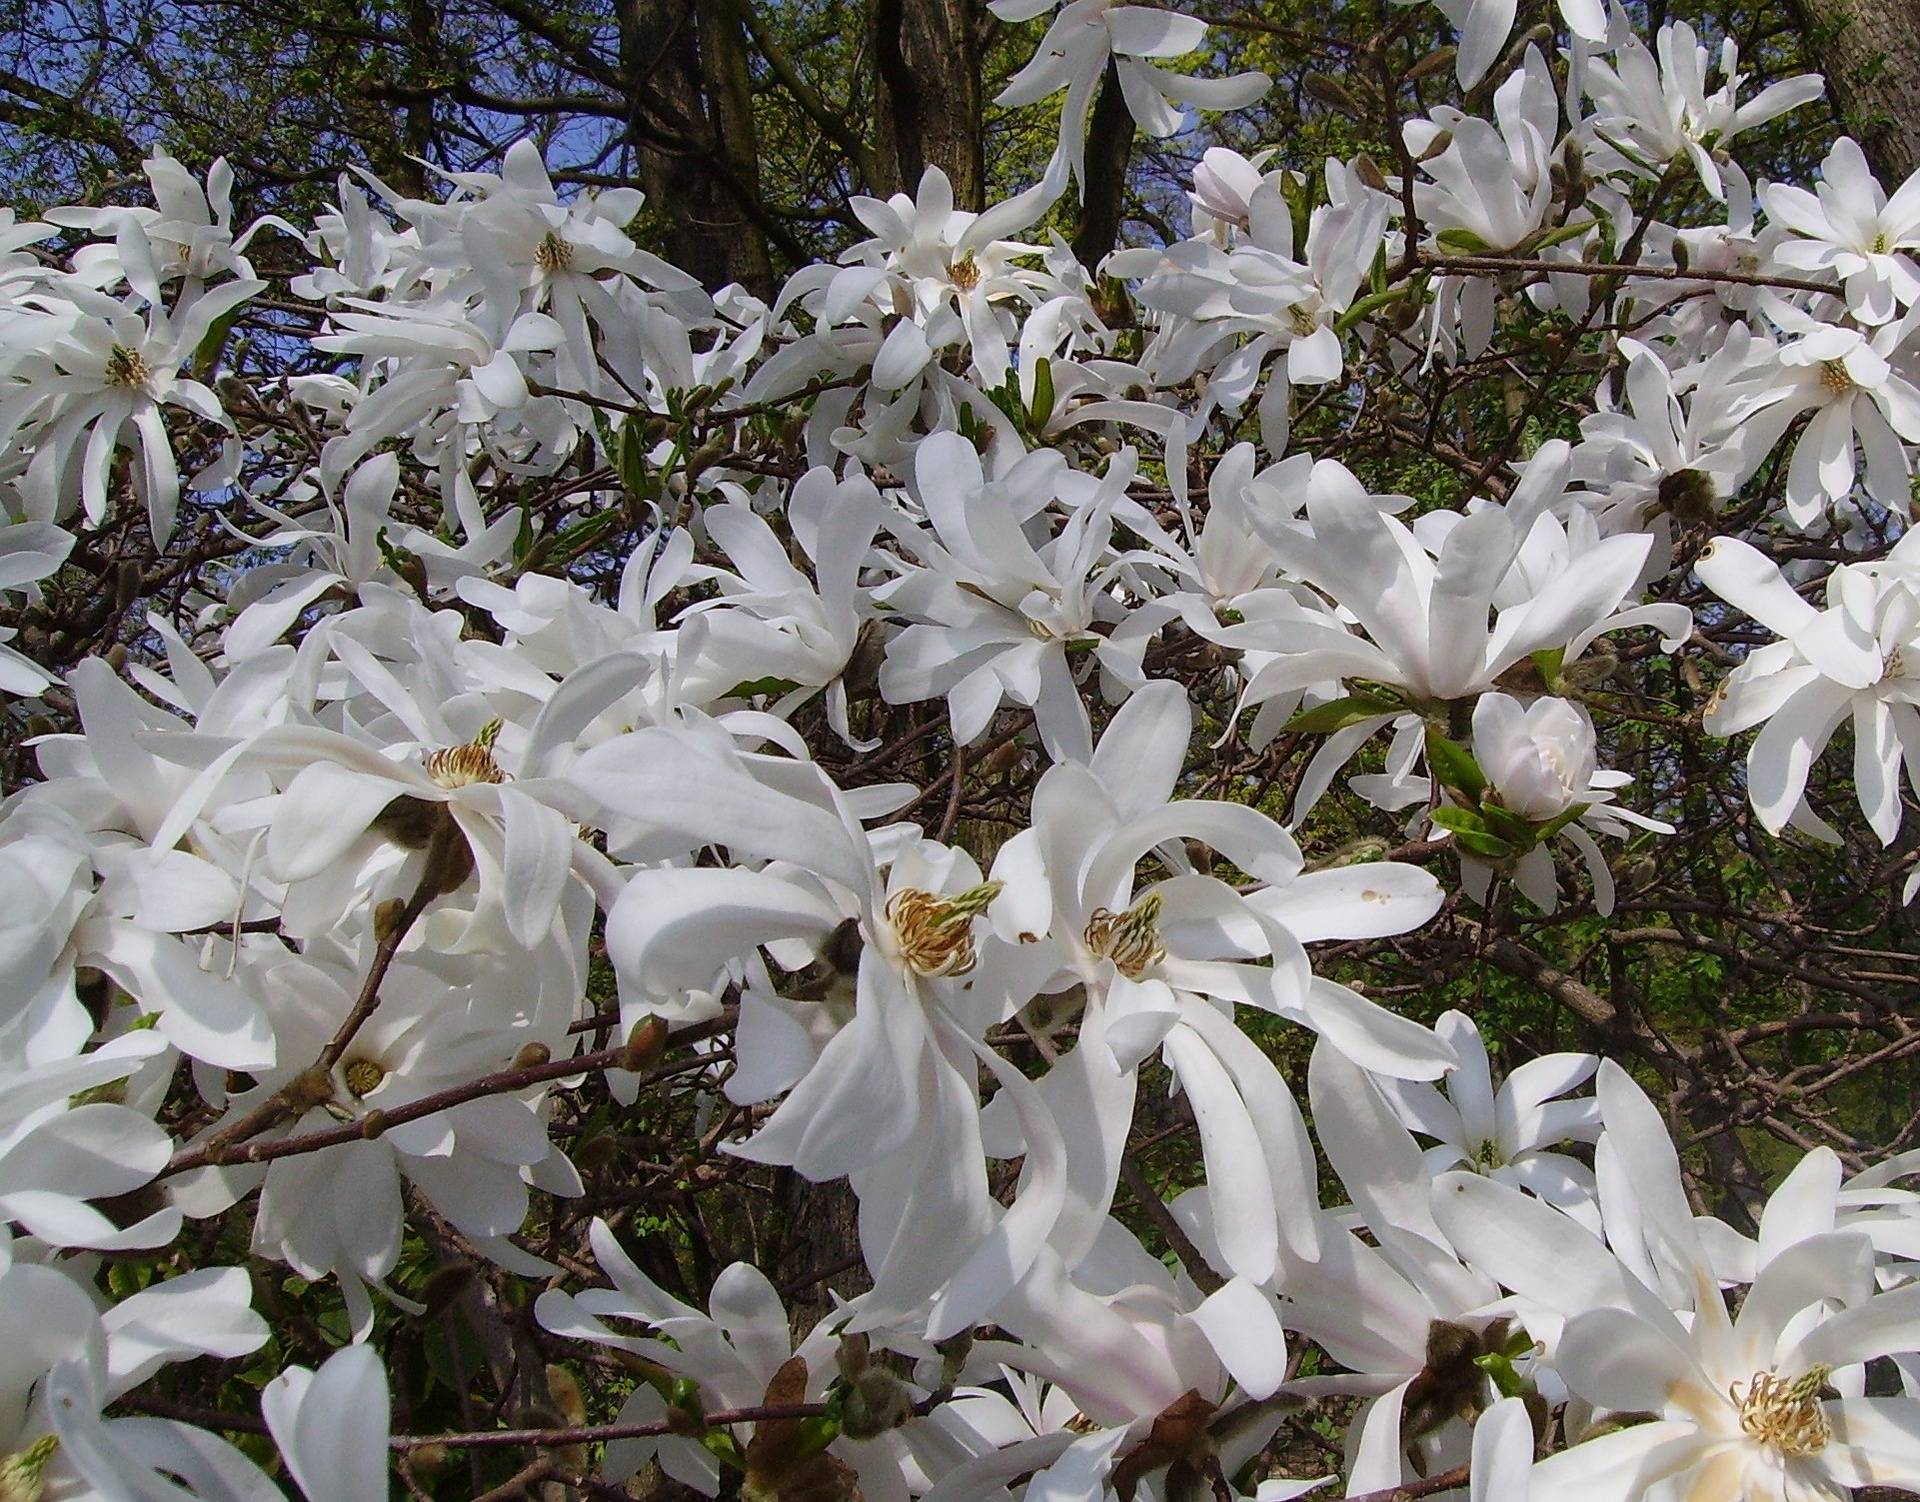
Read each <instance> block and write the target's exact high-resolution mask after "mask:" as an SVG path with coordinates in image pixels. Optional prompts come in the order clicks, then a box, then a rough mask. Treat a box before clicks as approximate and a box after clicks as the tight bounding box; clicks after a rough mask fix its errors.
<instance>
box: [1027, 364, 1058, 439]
mask: <svg viewBox="0 0 1920 1502" xmlns="http://www.w3.org/2000/svg"><path fill="white" fill-rule="evenodd" d="M1028 416H1029V417H1030V418H1031V419H1032V423H1033V431H1034V432H1036V433H1038V432H1039V431H1040V430H1041V429H1042V428H1044V427H1045V426H1046V425H1047V419H1048V418H1049V417H1051V416H1053V361H1051V360H1049V359H1048V358H1047V357H1046V356H1045V355H1042V356H1041V357H1040V358H1039V360H1038V361H1036V362H1035V363H1034V367H1033V406H1032V407H1031V408H1030V409H1029V412H1028Z"/></svg>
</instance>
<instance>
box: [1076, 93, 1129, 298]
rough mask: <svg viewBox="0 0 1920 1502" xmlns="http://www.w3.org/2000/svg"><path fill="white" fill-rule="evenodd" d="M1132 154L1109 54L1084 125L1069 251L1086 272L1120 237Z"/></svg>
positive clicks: (1122, 101)
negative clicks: (1082, 166) (1076, 221)
mask: <svg viewBox="0 0 1920 1502" xmlns="http://www.w3.org/2000/svg"><path fill="white" fill-rule="evenodd" d="M1132 157H1133V113H1132V111H1130V110H1129V109H1128V108H1127V100H1126V95H1125V94H1123V93H1122V92H1121V89H1120V70H1119V69H1118V68H1117V67H1115V66H1114V63H1113V60H1112V59H1111V58H1109V59H1108V60H1107V76H1106V80H1105V81H1104V82H1103V83H1102V84H1101V85H1100V97H1099V99H1098V100H1096V101H1095V103H1094V106H1093V119H1092V120H1091V121H1090V122H1089V123H1088V127H1087V158H1086V161H1087V166H1086V172H1087V181H1086V192H1085V194H1084V196H1083V202H1082V204H1081V208H1080V225H1079V228H1078V229H1077V230H1075V231H1074V236H1073V253H1074V255H1075V256H1076V257H1077V258H1078V259H1079V261H1080V264H1081V265H1082V266H1085V267H1086V268H1087V269H1088V270H1090V271H1091V270H1097V269H1098V267H1099V265H1100V263H1101V262H1102V261H1103V260H1105V259H1106V256H1107V252H1108V251H1110V250H1112V249H1113V246H1114V242H1115V241H1116V240H1118V239H1119V238H1120V219H1121V213H1122V210H1123V208H1124V207H1125V202H1126V191H1127V163H1128V162H1129V161H1130V160H1131V159H1132Z"/></svg>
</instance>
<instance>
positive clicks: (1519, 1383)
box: [1473, 1351, 1527, 1398]
mask: <svg viewBox="0 0 1920 1502" xmlns="http://www.w3.org/2000/svg"><path fill="white" fill-rule="evenodd" d="M1473 1364H1474V1365H1475V1366H1477V1367H1479V1368H1480V1370H1481V1371H1483V1372H1485V1373H1486V1374H1487V1375H1488V1376H1489V1377H1491V1378H1492V1379H1493V1385H1494V1386H1495V1387H1497V1388H1499V1389H1500V1396H1501V1397H1503V1398H1517V1397H1519V1396H1520V1394H1521V1393H1523V1392H1525V1391H1526V1389H1527V1384H1526V1379H1525V1378H1523V1377H1522V1376H1521V1375H1520V1374H1519V1373H1518V1372H1517V1371H1515V1370H1514V1369H1513V1358H1512V1357H1510V1356H1508V1355H1507V1354H1506V1353H1505V1352H1504V1351H1495V1352H1494V1353H1493V1354H1492V1355H1490V1356H1476V1357H1474V1358H1473Z"/></svg>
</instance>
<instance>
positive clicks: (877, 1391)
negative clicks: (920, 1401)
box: [840, 1366, 913, 1439]
mask: <svg viewBox="0 0 1920 1502" xmlns="http://www.w3.org/2000/svg"><path fill="white" fill-rule="evenodd" d="M912 1417H913V1394H912V1393H910V1392H908V1391H907V1385H906V1384H905V1383H904V1382H902V1381H901V1380H900V1379H899V1378H898V1377H896V1376H894V1374H893V1373H892V1372H890V1371H888V1370H887V1369H886V1368H885V1367H883V1366H870V1367H868V1368H867V1369H866V1370H865V1371H863V1372H862V1373H861V1374H860V1375H859V1376H858V1377H856V1378H855V1379H854V1380H853V1383H852V1385H851V1386H850V1387H848V1389H847V1397H846V1403H845V1406H844V1408H843V1409H842V1411H841V1416H840V1428H841V1430H842V1431H843V1432H844V1433H845V1434H846V1436H847V1437H848V1438H849V1439H872V1438H873V1437H874V1436H875V1435H879V1434H885V1433H886V1432H887V1430H889V1429H897V1428H899V1427H900V1425H902V1424H904V1423H906V1421H907V1420H908V1419H910V1418H912Z"/></svg>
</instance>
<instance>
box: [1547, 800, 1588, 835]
mask: <svg viewBox="0 0 1920 1502" xmlns="http://www.w3.org/2000/svg"><path fill="white" fill-rule="evenodd" d="M1592 807H1593V805H1592V804H1591V803H1576V804H1574V805H1573V807H1572V808H1570V809H1568V810H1567V811H1566V812H1565V813H1563V814H1559V815H1556V816H1555V817H1554V818H1551V819H1549V820H1547V822H1546V823H1544V824H1542V825H1541V826H1540V829H1539V832H1538V834H1537V835H1536V836H1535V838H1536V839H1542V840H1550V839H1552V838H1553V837H1554V836H1555V835H1557V834H1558V833H1560V831H1561V830H1563V829H1565V828H1566V827H1567V826H1568V825H1569V824H1571V823H1572V822H1573V821H1574V820H1575V819H1577V818H1579V817H1580V816H1581V815H1582V814H1584V813H1585V812H1586V811H1587V810H1588V809H1590V808H1592Z"/></svg>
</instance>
